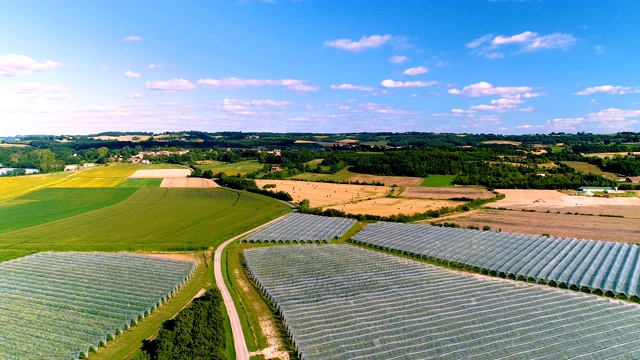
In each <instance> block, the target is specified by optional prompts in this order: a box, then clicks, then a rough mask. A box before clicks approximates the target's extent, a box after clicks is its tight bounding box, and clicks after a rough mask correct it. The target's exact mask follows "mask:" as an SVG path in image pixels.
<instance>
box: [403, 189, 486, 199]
mask: <svg viewBox="0 0 640 360" xmlns="http://www.w3.org/2000/svg"><path fill="white" fill-rule="evenodd" d="M401 196H402V197H403V198H419V199H443V200H446V199H455V198H470V199H489V198H492V197H494V196H495V195H493V193H492V192H491V191H489V190H487V189H484V188H478V187H466V186H453V187H426V186H421V187H407V188H406V189H405V191H404V192H403V193H402V194H401Z"/></svg>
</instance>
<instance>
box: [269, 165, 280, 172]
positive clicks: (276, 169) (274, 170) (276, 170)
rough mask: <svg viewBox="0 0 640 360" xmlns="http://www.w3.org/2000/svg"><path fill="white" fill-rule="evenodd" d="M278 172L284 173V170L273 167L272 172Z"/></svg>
mask: <svg viewBox="0 0 640 360" xmlns="http://www.w3.org/2000/svg"><path fill="white" fill-rule="evenodd" d="M278 171H282V169H281V168H280V167H279V166H272V167H271V172H278Z"/></svg>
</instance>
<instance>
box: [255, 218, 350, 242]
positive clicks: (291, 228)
mask: <svg viewBox="0 0 640 360" xmlns="http://www.w3.org/2000/svg"><path fill="white" fill-rule="evenodd" d="M355 223H356V220H353V219H342V218H333V217H326V216H318V215H308V214H299V213H291V214H289V215H286V216H284V217H282V218H281V219H280V220H278V221H276V222H274V223H273V224H271V225H269V226H267V227H265V228H263V229H260V230H258V231H256V232H255V233H253V234H250V235H249V236H247V237H245V238H244V239H243V240H242V241H243V242H250V243H253V242H287V241H290V242H299V243H301V242H328V241H331V240H332V239H334V238H339V237H341V236H342V235H344V233H346V232H347V230H349V229H350V228H351V227H352V226H353V225H354V224H355Z"/></svg>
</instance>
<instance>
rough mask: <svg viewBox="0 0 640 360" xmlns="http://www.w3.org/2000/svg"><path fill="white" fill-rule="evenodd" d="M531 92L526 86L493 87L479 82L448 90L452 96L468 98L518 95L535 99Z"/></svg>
mask: <svg viewBox="0 0 640 360" xmlns="http://www.w3.org/2000/svg"><path fill="white" fill-rule="evenodd" d="M531 90H533V89H532V88H530V87H528V86H498V87H494V86H493V85H491V84H490V83H488V82H485V81H481V82H479V83H476V84H471V85H467V86H465V87H463V88H462V90H458V89H449V91H448V92H449V94H452V95H464V96H470V97H478V96H487V95H500V96H514V95H518V94H523V93H525V94H528V95H526V96H525V97H535V96H538V95H537V94H533V93H530V91H531Z"/></svg>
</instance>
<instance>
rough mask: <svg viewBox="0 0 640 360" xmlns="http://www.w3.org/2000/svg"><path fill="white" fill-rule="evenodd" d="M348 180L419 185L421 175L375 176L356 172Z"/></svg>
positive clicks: (387, 184)
mask: <svg viewBox="0 0 640 360" xmlns="http://www.w3.org/2000/svg"><path fill="white" fill-rule="evenodd" d="M347 180H349V181H360V182H363V181H365V182H368V183H371V182H381V183H383V184H385V185H386V186H391V185H394V184H395V185H398V186H420V183H422V180H424V179H423V178H421V177H410V176H377V175H367V174H356V175H354V176H352V177H350V178H349V179H347Z"/></svg>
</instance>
